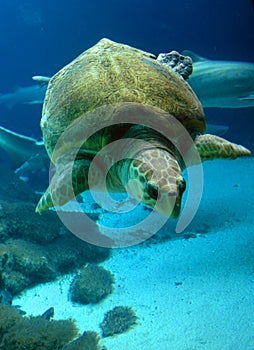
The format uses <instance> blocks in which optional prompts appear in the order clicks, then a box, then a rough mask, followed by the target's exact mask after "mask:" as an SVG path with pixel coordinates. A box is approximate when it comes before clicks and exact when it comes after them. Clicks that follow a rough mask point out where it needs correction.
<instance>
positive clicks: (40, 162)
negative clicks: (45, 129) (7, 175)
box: [0, 126, 49, 175]
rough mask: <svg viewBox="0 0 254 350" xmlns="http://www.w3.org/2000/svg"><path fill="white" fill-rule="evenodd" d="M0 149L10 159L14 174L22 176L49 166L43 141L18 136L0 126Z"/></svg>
mask: <svg viewBox="0 0 254 350" xmlns="http://www.w3.org/2000/svg"><path fill="white" fill-rule="evenodd" d="M0 148H2V149H3V150H4V151H5V152H6V153H7V154H8V156H9V157H10V159H11V163H12V167H13V168H14V169H16V170H15V172H16V173H18V174H19V175H22V174H24V173H29V172H32V171H35V170H40V169H42V168H43V167H47V168H48V165H49V158H48V155H47V152H46V149H45V147H44V143H43V141H37V140H35V139H34V138H32V137H28V136H24V135H21V134H18V133H16V132H14V131H11V130H8V129H6V128H3V127H1V126H0Z"/></svg>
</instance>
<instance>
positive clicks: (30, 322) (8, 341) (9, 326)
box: [0, 305, 78, 350]
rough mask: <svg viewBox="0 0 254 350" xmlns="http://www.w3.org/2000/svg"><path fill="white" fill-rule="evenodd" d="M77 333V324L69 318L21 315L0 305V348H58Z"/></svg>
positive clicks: (8, 349)
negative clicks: (59, 318) (57, 318)
mask: <svg viewBox="0 0 254 350" xmlns="http://www.w3.org/2000/svg"><path fill="white" fill-rule="evenodd" d="M77 335H78V329H77V326H76V324H75V322H74V321H73V320H71V319H70V320H58V321H55V320H51V321H49V320H46V319H44V318H42V317H40V316H37V317H22V316H21V315H20V314H19V312H18V311H17V310H16V309H14V308H12V307H10V306H6V305H0V339H1V340H0V348H1V350H17V349H20V350H21V349H25V350H35V349H38V350H52V349H54V350H60V349H62V348H63V346H64V345H65V344H67V343H69V342H70V341H72V340H73V339H74V338H75V337H76V336H77Z"/></svg>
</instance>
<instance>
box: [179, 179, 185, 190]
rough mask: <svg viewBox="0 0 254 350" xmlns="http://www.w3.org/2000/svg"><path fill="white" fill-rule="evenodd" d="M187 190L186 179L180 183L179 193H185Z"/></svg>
mask: <svg viewBox="0 0 254 350" xmlns="http://www.w3.org/2000/svg"><path fill="white" fill-rule="evenodd" d="M185 190H186V181H185V180H184V179H182V180H180V181H179V191H180V193H183V192H184V191H185Z"/></svg>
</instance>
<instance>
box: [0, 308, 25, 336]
mask: <svg viewBox="0 0 254 350" xmlns="http://www.w3.org/2000/svg"><path fill="white" fill-rule="evenodd" d="M20 320H22V316H21V314H20V313H19V311H18V310H16V309H15V308H13V307H10V306H8V305H2V304H0V339H2V338H3V335H4V334H5V333H7V332H8V331H9V329H10V328H11V327H13V326H14V325H15V324H16V323H17V322H19V321H20Z"/></svg>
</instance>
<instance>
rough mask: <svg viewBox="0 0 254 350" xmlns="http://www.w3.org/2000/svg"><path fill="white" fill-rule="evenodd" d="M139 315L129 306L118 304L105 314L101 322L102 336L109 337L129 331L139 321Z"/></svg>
mask: <svg viewBox="0 0 254 350" xmlns="http://www.w3.org/2000/svg"><path fill="white" fill-rule="evenodd" d="M137 319H138V317H137V315H136V313H135V311H134V310H133V309H132V308H131V307H129V306H116V307H114V309H112V310H110V311H108V312H107V313H106V314H105V317H104V320H103V322H102V323H101V324H100V327H101V329H102V336H103V337H108V336H111V335H114V334H120V333H124V332H126V331H128V330H129V329H130V328H131V327H132V326H133V325H135V324H136V323H137Z"/></svg>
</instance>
